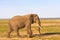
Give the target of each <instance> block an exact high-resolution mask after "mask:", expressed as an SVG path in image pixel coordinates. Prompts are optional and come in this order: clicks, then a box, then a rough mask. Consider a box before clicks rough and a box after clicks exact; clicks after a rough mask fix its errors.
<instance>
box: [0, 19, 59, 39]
mask: <svg viewBox="0 0 60 40" xmlns="http://www.w3.org/2000/svg"><path fill="white" fill-rule="evenodd" d="M8 22H9V21H8V20H0V24H1V25H0V39H3V38H7V33H8V29H9V25H8ZM41 23H42V24H44V23H46V24H48V23H50V24H51V23H60V20H59V21H58V19H56V20H55V19H54V20H41ZM4 24H7V25H4ZM32 31H33V38H28V37H27V33H26V28H24V29H20V34H21V36H22V38H17V36H16V33H15V32H12V33H11V37H12V38H11V39H12V40H20V39H21V40H30V39H31V40H40V39H41V40H60V25H56V24H55V25H47V26H44V25H42V26H41V30H40V31H41V35H39V33H38V28H37V26H32ZM8 39H9V38H7V39H6V40H8Z"/></svg>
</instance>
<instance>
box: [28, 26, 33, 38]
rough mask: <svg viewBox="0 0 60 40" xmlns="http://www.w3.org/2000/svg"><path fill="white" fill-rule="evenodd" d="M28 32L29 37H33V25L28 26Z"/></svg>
mask: <svg viewBox="0 0 60 40" xmlns="http://www.w3.org/2000/svg"><path fill="white" fill-rule="evenodd" d="M27 34H28V37H29V38H31V37H32V30H31V26H27Z"/></svg>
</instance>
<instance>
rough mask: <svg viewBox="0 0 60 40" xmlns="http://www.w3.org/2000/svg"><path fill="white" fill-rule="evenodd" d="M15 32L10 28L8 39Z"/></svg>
mask: <svg viewBox="0 0 60 40" xmlns="http://www.w3.org/2000/svg"><path fill="white" fill-rule="evenodd" d="M12 31H13V30H12V29H11V28H10V30H9V32H8V37H10V34H11V32H12Z"/></svg>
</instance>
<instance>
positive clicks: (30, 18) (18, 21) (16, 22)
mask: <svg viewBox="0 0 60 40" xmlns="http://www.w3.org/2000/svg"><path fill="white" fill-rule="evenodd" d="M33 23H38V32H39V33H40V26H41V23H40V19H39V17H38V15H37V14H28V15H24V16H14V17H13V18H12V19H10V20H9V25H10V26H9V32H8V37H10V34H11V32H12V31H16V33H17V36H18V37H20V35H19V29H22V28H24V27H26V31H27V34H28V37H32V30H31V24H33Z"/></svg>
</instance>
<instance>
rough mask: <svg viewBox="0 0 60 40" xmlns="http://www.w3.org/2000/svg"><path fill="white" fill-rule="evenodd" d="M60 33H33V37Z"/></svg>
mask: <svg viewBox="0 0 60 40" xmlns="http://www.w3.org/2000/svg"><path fill="white" fill-rule="evenodd" d="M56 34H57V35H60V33H43V34H33V35H32V37H35V36H39V37H42V36H50V35H56Z"/></svg>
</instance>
